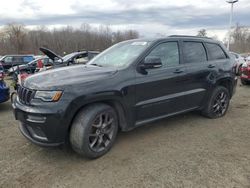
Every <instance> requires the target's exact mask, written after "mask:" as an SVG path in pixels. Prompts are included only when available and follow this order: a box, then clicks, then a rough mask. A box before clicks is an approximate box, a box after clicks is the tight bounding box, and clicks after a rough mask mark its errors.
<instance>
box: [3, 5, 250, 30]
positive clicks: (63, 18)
mask: <svg viewBox="0 0 250 188" xmlns="http://www.w3.org/2000/svg"><path fill="white" fill-rule="evenodd" d="M9 1H15V0H9ZM238 4H239V5H238ZM14 5H15V6H13V7H12V8H13V12H12V13H11V12H9V11H8V12H4V11H3V12H2V13H0V25H4V24H6V23H9V22H20V23H23V24H25V25H73V26H80V25H81V23H89V24H108V25H112V26H117V27H119V26H121V27H123V26H125V25H127V26H132V27H133V28H142V26H143V25H144V26H145V29H147V30H145V31H144V33H147V32H149V31H152V32H153V31H154V32H156V33H166V31H165V29H169V30H176V31H178V30H190V31H191V30H193V29H197V28H206V29H211V30H226V29H227V28H228V22H229V20H228V19H229V5H228V4H226V3H225V1H223V0H220V1H219V0H189V1H184V0H178V1H165V0H147V1H146V2H145V0H137V1H136V2H135V1H134V0H106V1H103V0H95V1H67V0H61V1H56V0H54V1H51V0H43V1H38V0H37V1H35V0H23V1H22V2H21V3H20V4H18V2H16V4H14ZM5 6H6V9H8V10H10V8H9V6H11V5H9V6H7V4H6V3H3V8H2V10H5V8H4V7H5ZM235 8H236V9H235V18H234V23H235V22H239V23H240V24H242V25H249V24H250V22H249V19H248V18H249V16H250V11H249V10H250V1H249V0H241V1H240V2H239V3H237V4H236V6H235ZM15 9H17V10H19V11H16V12H15ZM150 25H151V26H152V27H155V29H154V28H150ZM156 28H157V29H159V31H157V29H156ZM160 29H162V30H160Z"/></svg>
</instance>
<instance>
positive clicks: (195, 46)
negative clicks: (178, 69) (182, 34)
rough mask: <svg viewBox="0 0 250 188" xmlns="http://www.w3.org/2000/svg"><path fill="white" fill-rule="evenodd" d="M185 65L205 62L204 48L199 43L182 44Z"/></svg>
mask: <svg viewBox="0 0 250 188" xmlns="http://www.w3.org/2000/svg"><path fill="white" fill-rule="evenodd" d="M183 53H184V60H185V63H201V62H204V61H206V60H207V55H206V51H205V48H204V46H203V44H202V43H201V42H184V45H183Z"/></svg>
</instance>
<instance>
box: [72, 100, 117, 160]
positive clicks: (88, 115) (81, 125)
mask: <svg viewBox="0 0 250 188" xmlns="http://www.w3.org/2000/svg"><path fill="white" fill-rule="evenodd" d="M104 112H108V113H110V114H112V116H113V118H114V124H115V126H114V133H113V137H112V139H111V142H110V144H109V145H108V146H107V147H106V148H105V149H104V150H102V151H100V152H95V151H93V150H92V149H91V148H90V146H89V133H90V130H91V126H92V123H93V121H94V120H95V119H96V117H97V116H98V115H99V114H101V113H104ZM71 129H72V130H71V132H70V140H71V145H72V148H73V150H75V151H76V152H77V153H79V154H81V155H83V156H85V157H87V158H92V159H95V158H98V157H101V156H102V155H104V154H105V153H107V152H108V151H109V150H110V149H111V147H112V146H113V144H114V141H115V139H116V136H117V132H118V117H117V113H116V112H115V110H114V109H112V107H110V106H108V105H105V104H99V105H94V106H90V107H87V108H86V109H83V110H82V111H81V112H79V113H78V115H77V117H76V121H74V122H73V124H72V128H71ZM76 131H77V133H76ZM79 133H80V139H78V141H77V143H76V142H75V141H73V140H74V138H73V137H74V136H75V134H79Z"/></svg>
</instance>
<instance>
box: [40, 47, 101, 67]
mask: <svg viewBox="0 0 250 188" xmlns="http://www.w3.org/2000/svg"><path fill="white" fill-rule="evenodd" d="M40 50H41V51H42V52H43V53H44V54H45V55H47V56H48V57H49V58H50V59H51V60H53V61H54V62H55V64H54V66H55V68H56V67H64V66H70V65H76V64H86V63H87V62H88V61H90V60H91V59H92V58H94V57H95V56H96V55H98V54H99V53H100V52H98V51H81V52H73V53H70V54H67V55H65V56H63V57H61V56H60V55H57V54H56V53H55V52H53V51H51V50H50V49H47V48H40Z"/></svg>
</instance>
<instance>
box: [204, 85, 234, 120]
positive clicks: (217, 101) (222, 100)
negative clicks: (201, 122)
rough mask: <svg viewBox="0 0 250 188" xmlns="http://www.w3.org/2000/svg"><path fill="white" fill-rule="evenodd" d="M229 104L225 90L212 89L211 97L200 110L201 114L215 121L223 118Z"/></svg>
mask: <svg viewBox="0 0 250 188" xmlns="http://www.w3.org/2000/svg"><path fill="white" fill-rule="evenodd" d="M229 103H230V95H229V91H228V89H227V88H225V87H223V86H218V87H216V88H215V89H214V91H213V93H212V95H211V96H210V97H209V100H208V102H207V104H206V106H205V108H204V109H203V110H202V114H203V115H204V116H206V117H208V118H211V119H215V118H220V117H223V116H224V115H225V114H226V112H227V109H228V106H229Z"/></svg>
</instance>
